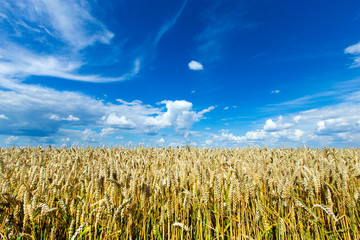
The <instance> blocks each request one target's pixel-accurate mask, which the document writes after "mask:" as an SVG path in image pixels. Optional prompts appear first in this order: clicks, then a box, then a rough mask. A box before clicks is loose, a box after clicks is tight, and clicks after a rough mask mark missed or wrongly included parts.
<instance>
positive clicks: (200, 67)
mask: <svg viewBox="0 0 360 240" xmlns="http://www.w3.org/2000/svg"><path fill="white" fill-rule="evenodd" d="M188 66H189V69H190V70H195V71H198V70H203V69H204V67H203V65H202V64H201V63H199V62H197V61H194V60H192V61H191V62H189V64H188Z"/></svg>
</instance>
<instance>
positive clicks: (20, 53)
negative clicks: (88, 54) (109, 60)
mask: <svg viewBox="0 0 360 240" xmlns="http://www.w3.org/2000/svg"><path fill="white" fill-rule="evenodd" d="M0 55H1V56H2V58H0V75H3V76H8V77H9V76H11V77H27V76H30V75H34V76H51V77H58V78H63V79H69V80H77V81H85V82H114V81H121V80H127V79H129V78H131V77H132V76H134V75H136V74H137V73H138V72H139V69H140V60H139V59H136V60H135V61H134V63H133V64H134V66H133V69H132V70H131V71H130V72H129V73H126V74H124V75H122V76H119V77H103V76H101V75H86V74H78V73H77V71H78V70H79V69H80V67H82V66H83V65H84V64H85V63H84V62H82V61H80V60H73V59H69V58H67V57H66V56H65V57H64V56H62V55H60V56H56V55H54V54H38V53H34V52H31V51H30V50H27V49H25V48H22V47H19V46H16V45H14V44H8V45H5V46H4V47H2V48H1V47H0Z"/></svg>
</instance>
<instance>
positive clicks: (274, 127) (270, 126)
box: [264, 116, 293, 132]
mask: <svg viewBox="0 0 360 240" xmlns="http://www.w3.org/2000/svg"><path fill="white" fill-rule="evenodd" d="M282 121H283V117H282V116H279V118H278V120H277V121H276V122H274V121H273V120H272V119H268V120H266V123H265V126H264V130H265V131H267V132H272V131H279V130H282V129H287V128H290V127H292V126H293V124H291V123H282Z"/></svg>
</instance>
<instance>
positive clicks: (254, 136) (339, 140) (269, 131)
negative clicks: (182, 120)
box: [213, 93, 360, 147]
mask: <svg viewBox="0 0 360 240" xmlns="http://www.w3.org/2000/svg"><path fill="white" fill-rule="evenodd" d="M353 94H358V93H353ZM347 99H350V100H349V101H347V100H346V99H345V101H344V102H343V103H340V104H335V105H331V106H327V107H322V108H316V109H310V110H307V111H301V112H297V113H295V114H287V115H284V116H280V117H278V119H277V121H273V120H272V119H267V120H266V121H265V122H264V126H263V127H262V128H258V129H255V130H251V131H248V132H247V133H245V134H244V135H243V136H235V135H233V134H232V133H230V132H222V134H221V135H213V140H214V142H215V143H221V142H222V143H224V144H225V143H226V142H229V144H231V142H234V141H235V142H237V143H243V144H244V145H245V144H247V143H251V142H252V143H256V144H261V145H268V146H272V147H278V146H281V144H285V145H286V146H297V147H299V146H301V145H303V144H305V145H310V146H313V147H323V146H337V147H351V146H354V147H358V146H359V140H358V139H360V101H358V100H357V101H354V98H353V96H352V95H349V96H347Z"/></svg>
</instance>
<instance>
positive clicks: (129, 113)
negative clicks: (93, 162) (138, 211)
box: [0, 0, 360, 147]
mask: <svg viewBox="0 0 360 240" xmlns="http://www.w3.org/2000/svg"><path fill="white" fill-rule="evenodd" d="M359 26H360V2H359V1H352V0H349V1H345V2H344V1H331V2H329V1H323V0H319V1H315V2H314V1H308V0H305V1H285V0H278V1H276V0H275V1H268V0H256V1H237V0H236V1H235V0H232V1H231V0H224V1H215V0H202V1H201V0H199V1H193V0H186V1H180V0H174V1H164V0H154V1H144V0H132V1H129V0H122V1H114V0H103V1H96V0H78V1H72V0H62V1H60V0H17V1H11V0H0V146H2V147H7V146H13V145H17V146H20V145H39V144H40V145H48V144H51V145H53V146H59V147H60V146H67V147H69V146H73V145H75V146H88V145H91V146H102V145H105V146H109V145H113V146H117V145H121V146H129V145H132V146H138V145H140V144H142V145H143V146H146V147H148V146H160V147H162V146H164V147H167V146H173V147H174V146H179V145H190V144H191V145H193V146H198V147H245V146H248V145H250V146H256V145H258V146H265V145H267V146H268V147H282V146H285V147H301V146H303V145H306V146H309V147H324V146H329V147H360V140H359V139H360V28H359Z"/></svg>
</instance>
